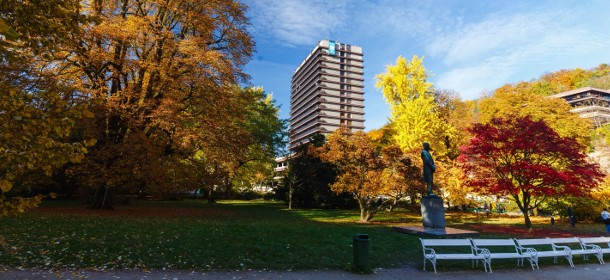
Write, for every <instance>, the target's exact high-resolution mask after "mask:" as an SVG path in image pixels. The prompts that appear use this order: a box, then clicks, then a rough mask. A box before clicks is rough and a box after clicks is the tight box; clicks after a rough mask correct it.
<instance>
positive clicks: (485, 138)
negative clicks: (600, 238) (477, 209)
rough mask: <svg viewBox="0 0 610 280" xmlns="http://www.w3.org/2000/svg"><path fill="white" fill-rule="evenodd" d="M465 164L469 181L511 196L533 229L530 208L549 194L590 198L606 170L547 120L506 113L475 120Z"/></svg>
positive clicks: (464, 152)
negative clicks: (507, 114)
mask: <svg viewBox="0 0 610 280" xmlns="http://www.w3.org/2000/svg"><path fill="white" fill-rule="evenodd" d="M470 132H471V133H472V134H473V138H472V139H471V140H470V141H469V143H468V145H466V146H464V147H462V149H461V154H460V158H459V160H460V162H461V163H462V164H463V166H462V167H463V169H464V172H465V174H467V177H466V180H467V182H466V183H467V185H470V186H472V187H474V188H475V189H477V190H479V191H481V192H482V193H484V194H493V195H500V196H509V197H510V198H511V199H512V200H514V201H515V202H516V204H517V206H518V207H519V209H520V210H521V212H522V213H523V217H524V221H525V226H526V227H528V228H531V227H532V223H531V221H530V218H529V211H530V210H532V209H534V208H536V207H537V206H538V205H540V203H542V202H544V201H545V200H546V199H547V198H549V197H559V196H589V195H590V193H591V191H592V190H594V189H596V188H597V185H598V183H599V182H600V180H601V179H602V178H603V174H602V173H601V171H600V170H599V167H598V166H597V165H596V164H592V163H589V162H588V161H587V158H586V155H585V154H584V153H583V146H582V144H580V143H579V142H578V141H577V140H576V139H575V138H573V137H564V136H560V135H559V134H558V133H557V132H555V131H554V130H553V129H552V128H551V127H550V126H549V125H547V124H546V123H545V122H544V121H542V120H532V119H531V118H530V117H520V116H506V117H505V118H494V119H492V120H491V121H490V122H489V123H479V124H475V125H474V126H473V127H472V128H471V129H470Z"/></svg>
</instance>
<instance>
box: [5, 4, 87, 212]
mask: <svg viewBox="0 0 610 280" xmlns="http://www.w3.org/2000/svg"><path fill="white" fill-rule="evenodd" d="M13 2H14V1H3V2H1V3H0V18H2V19H6V21H4V20H1V19H0V35H3V37H4V38H5V39H6V40H0V72H1V73H2V75H0V122H1V123H2V124H1V125H0V135H1V136H2V137H0V205H2V206H1V207H0V216H6V215H12V214H16V213H21V212H23V211H24V210H25V209H27V208H31V207H35V206H37V205H38V203H39V202H40V201H41V199H42V196H40V195H39V196H35V197H30V198H26V197H24V196H22V195H27V190H26V188H25V187H24V185H23V181H25V180H27V178H26V177H29V176H27V175H28V174H31V173H34V172H35V173H42V174H46V175H47V176H51V175H52V174H53V173H54V172H55V171H57V169H58V168H59V167H61V166H62V165H64V164H65V163H68V162H72V163H77V162H79V161H80V160H81V159H82V158H83V155H84V154H85V153H86V152H87V146H91V145H93V144H94V143H95V140H92V139H88V138H81V139H80V140H79V139H76V138H74V137H72V136H73V132H74V127H75V124H76V122H78V121H79V120H82V119H85V118H90V117H92V116H93V115H92V113H91V112H90V111H89V109H88V104H87V102H86V100H85V99H83V98H82V96H80V95H79V94H78V91H77V90H76V88H75V87H74V86H73V85H71V84H69V83H65V82H63V81H62V80H61V79H59V78H58V77H56V76H54V75H53V71H52V69H53V67H54V65H53V63H52V62H49V61H47V60H45V59H44V58H45V57H46V56H50V55H52V54H53V53H54V52H56V51H57V49H56V44H58V43H60V42H62V41H63V40H66V32H67V31H68V30H71V28H73V27H74V24H72V23H70V22H68V21H67V19H66V18H65V15H64V14H63V13H64V10H65V9H71V8H73V7H75V5H74V3H73V2H70V1H53V0H51V1H31V2H28V3H22V2H19V3H13ZM37 5H39V6H37ZM43 9H44V11H43ZM8 23H10V25H9V24H8ZM47 32H55V36H49V35H48V34H47Z"/></svg>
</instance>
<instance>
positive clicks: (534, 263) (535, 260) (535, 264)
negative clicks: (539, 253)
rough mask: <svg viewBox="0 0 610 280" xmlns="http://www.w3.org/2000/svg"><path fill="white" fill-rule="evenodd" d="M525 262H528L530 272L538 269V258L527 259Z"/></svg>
mask: <svg viewBox="0 0 610 280" xmlns="http://www.w3.org/2000/svg"><path fill="white" fill-rule="evenodd" d="M527 260H528V261H529V262H530V265H531V266H532V270H536V268H537V269H540V267H539V266H538V258H533V257H532V258H527ZM521 261H522V262H523V259H521Z"/></svg>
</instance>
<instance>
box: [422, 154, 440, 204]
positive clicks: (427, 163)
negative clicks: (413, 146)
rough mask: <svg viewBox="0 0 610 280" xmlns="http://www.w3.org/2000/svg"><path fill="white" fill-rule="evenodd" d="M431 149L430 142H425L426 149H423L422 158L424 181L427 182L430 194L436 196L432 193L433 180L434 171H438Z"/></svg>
mask: <svg viewBox="0 0 610 280" xmlns="http://www.w3.org/2000/svg"><path fill="white" fill-rule="evenodd" d="M430 150H431V149H430V144H428V142H424V149H423V150H422V151H421V159H422V161H423V163H424V164H423V169H424V182H426V185H427V187H428V195H429V196H434V194H433V193H432V187H433V182H432V181H433V177H434V172H435V171H436V165H434V159H432V155H431V154H430Z"/></svg>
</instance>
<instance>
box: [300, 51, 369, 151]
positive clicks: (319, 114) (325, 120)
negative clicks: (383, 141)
mask: <svg viewBox="0 0 610 280" xmlns="http://www.w3.org/2000/svg"><path fill="white" fill-rule="evenodd" d="M363 63H364V60H363V54H362V48H361V47H358V46H353V45H348V44H343V43H339V42H335V41H329V40H322V41H320V42H319V43H318V45H317V46H316V47H315V48H314V49H313V51H311V53H310V54H309V55H308V56H307V58H305V60H304V61H303V62H302V63H301V65H299V67H297V69H296V70H295V71H294V73H293V75H292V82H291V90H290V130H289V138H290V142H289V149H291V150H292V149H294V148H295V147H296V146H298V145H301V144H303V143H306V142H308V141H309V137H311V136H312V135H314V134H316V133H322V134H329V133H332V132H333V131H335V130H336V129H338V128H339V127H342V126H344V127H346V128H347V129H349V130H350V131H353V132H355V131H359V130H364V84H363V82H364V79H363V75H364V70H363V69H364V66H363Z"/></svg>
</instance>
